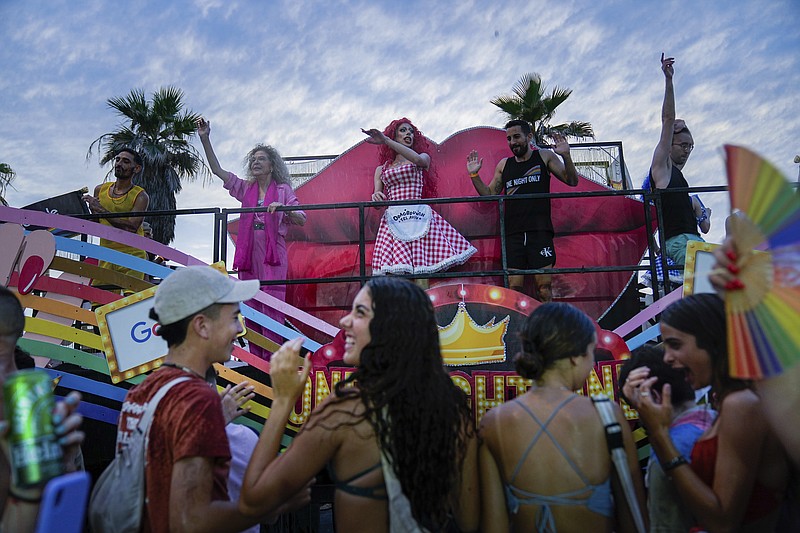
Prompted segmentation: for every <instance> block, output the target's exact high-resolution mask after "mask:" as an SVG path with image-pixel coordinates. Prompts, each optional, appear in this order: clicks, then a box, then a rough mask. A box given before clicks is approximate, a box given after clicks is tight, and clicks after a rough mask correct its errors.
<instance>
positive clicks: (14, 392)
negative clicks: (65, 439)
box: [3, 369, 63, 488]
mask: <svg viewBox="0 0 800 533" xmlns="http://www.w3.org/2000/svg"><path fill="white" fill-rule="evenodd" d="M3 400H4V402H5V411H6V420H7V421H8V422H9V426H10V427H9V431H8V443H9V448H10V454H11V458H10V459H11V475H12V476H13V478H14V485H16V486H17V487H23V488H28V487H41V486H44V484H45V483H47V482H48V481H49V480H50V479H52V478H54V477H56V476H59V475H61V474H62V473H63V464H62V460H61V446H59V444H58V439H57V438H56V434H55V428H54V427H53V407H54V406H55V401H54V399H53V387H52V380H51V379H50V376H49V375H48V374H47V372H45V371H44V370H39V369H29V370H20V371H19V372H14V373H13V374H11V375H10V376H9V377H8V379H7V380H6V383H5V385H4V386H3Z"/></svg>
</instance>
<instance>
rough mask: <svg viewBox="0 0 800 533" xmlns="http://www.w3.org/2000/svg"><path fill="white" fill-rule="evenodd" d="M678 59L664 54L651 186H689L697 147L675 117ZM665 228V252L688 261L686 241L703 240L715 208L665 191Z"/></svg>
mask: <svg viewBox="0 0 800 533" xmlns="http://www.w3.org/2000/svg"><path fill="white" fill-rule="evenodd" d="M674 63H675V58H672V57H667V58H665V57H664V54H661V70H662V71H663V72H664V83H665V88H664V103H663V105H662V107H661V137H660V138H659V141H658V144H657V145H656V149H655V151H654V152H653V160H652V162H651V164H650V174H649V177H650V178H651V179H650V180H649V184H650V189H651V190H655V189H664V190H667V189H675V188H682V187H688V186H689V183H688V182H687V181H686V178H685V177H684V176H683V172H682V171H683V167H684V166H685V165H686V161H688V159H689V156H690V155H691V153H692V150H694V138H693V137H692V133H691V132H690V131H689V128H687V127H686V122H685V121H684V120H682V119H676V118H675V88H674V86H673V84H672V76H673V74H674V73H675V69H674V66H673V65H674ZM661 208H662V210H663V218H664V227H662V228H659V229H660V231H661V232H662V234H663V236H664V241H665V250H664V251H665V252H666V254H667V256H668V257H669V258H671V259H672V260H673V261H675V263H676V264H678V265H683V264H685V262H686V243H687V242H689V241H702V240H703V238H702V237H700V233H698V231H697V229H698V225H699V226H700V227H701V228H702V230H703V233H707V232H708V230H709V228H710V225H711V210H710V209H708V208H705V206H703V204H702V202H700V200H699V198H697V200H696V201H695V200H694V199H693V198H692V197H690V196H689V193H688V192H665V193H662V195H661Z"/></svg>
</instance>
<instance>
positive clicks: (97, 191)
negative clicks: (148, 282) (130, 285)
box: [83, 148, 150, 285]
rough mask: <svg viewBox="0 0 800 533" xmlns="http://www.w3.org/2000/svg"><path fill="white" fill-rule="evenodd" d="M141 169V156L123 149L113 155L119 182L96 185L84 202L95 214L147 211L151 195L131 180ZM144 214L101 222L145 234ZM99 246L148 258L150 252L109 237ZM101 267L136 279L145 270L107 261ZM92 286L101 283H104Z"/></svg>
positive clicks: (103, 219)
mask: <svg viewBox="0 0 800 533" xmlns="http://www.w3.org/2000/svg"><path fill="white" fill-rule="evenodd" d="M141 170H142V158H141V156H140V155H139V154H138V153H136V152H135V151H134V150H132V149H129V148H122V149H121V150H119V151H118V152H117V154H116V156H114V177H116V178H117V179H116V181H114V182H111V183H102V184H100V185H98V186H97V187H95V188H94V196H90V195H88V194H87V195H85V196H84V197H83V199H84V201H86V203H87V204H89V209H91V210H92V213H126V212H132V211H147V207H148V205H150V197H149V196H148V195H147V192H145V190H144V189H142V188H141V187H139V186H138V185H134V184H133V182H132V181H131V180H132V179H133V176H135V175H136V174H137V173H138V172H140V171H141ZM143 220H144V217H143V216H141V217H124V218H123V217H118V218H101V219H100V223H101V224H105V225H106V226H114V227H115V228H120V229H124V230H125V231H130V232H132V233H136V234H138V235H144V229H143V228H142V221H143ZM100 245H101V246H105V247H107V248H111V249H112V250H117V251H120V252H124V253H126V254H130V255H133V256H135V257H140V258H142V259H147V253H146V252H145V251H144V250H140V249H138V248H134V247H132V246H127V245H124V244H119V243H117V242H114V241H110V240H107V239H100ZM100 266H101V267H103V268H108V269H110V270H114V271H116V272H121V273H123V274H127V275H128V276H132V277H135V278H139V279H143V277H144V273H142V272H138V271H135V270H131V269H128V268H124V267H121V266H119V265H115V264H113V263H109V262H107V261H100ZM92 284H93V285H102V282H99V283H95V282H92Z"/></svg>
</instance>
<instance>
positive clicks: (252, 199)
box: [197, 118, 306, 359]
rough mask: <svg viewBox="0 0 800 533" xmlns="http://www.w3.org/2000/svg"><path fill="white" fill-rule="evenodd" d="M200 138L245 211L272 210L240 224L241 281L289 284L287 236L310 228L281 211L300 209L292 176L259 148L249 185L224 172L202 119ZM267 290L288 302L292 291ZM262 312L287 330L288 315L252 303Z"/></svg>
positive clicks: (295, 214)
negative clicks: (300, 228)
mask: <svg viewBox="0 0 800 533" xmlns="http://www.w3.org/2000/svg"><path fill="white" fill-rule="evenodd" d="M197 133H198V135H199V136H200V141H201V142H202V143H203V150H205V153H206V159H207V160H208V166H209V167H211V172H213V173H214V175H215V176H217V177H219V178H220V179H221V180H222V183H223V187H225V189H227V190H228V192H229V193H230V195H231V196H233V197H234V198H236V199H237V200H239V201H240V202H242V207H261V206H267V211H266V212H263V211H262V212H257V213H242V216H241V218H240V219H239V236H238V239H237V241H236V254H235V256H234V259H233V269H234V270H238V271H239V279H258V280H262V281H265V280H275V279H286V274H287V271H288V267H289V260H288V254H287V252H286V239H285V237H286V232H287V231H288V230H289V224H297V225H299V226H302V225H303V224H305V223H306V214H305V213H304V212H303V211H277V212H276V211H275V209H276V208H277V207H282V206H294V205H299V204H300V202H299V201H298V200H297V196H295V194H294V190H293V189H292V186H291V183H290V181H289V170H288V169H287V168H286V165H285V164H284V162H283V159H281V156H280V154H278V151H277V150H275V148H273V147H271V146H265V145H263V144H259V145H256V146H255V147H254V148H253V149H252V150H250V152H249V153H248V154H247V158H246V159H245V161H246V165H247V179H246V180H243V179H241V178H239V177H238V176H236V174H234V173H233V172H228V171H227V170H223V168H222V167H221V166H220V164H219V160H217V156H216V154H215V153H214V149H213V148H212V146H211V139H210V138H209V136H210V134H211V122H209V121H207V120H206V119H204V118H201V119H200V120H198V122H197ZM261 290H262V291H264V292H266V293H267V294H269V295H271V296H274V297H275V298H278V299H279V300H286V285H264V286H262V287H261ZM246 303H247V305H248V306H250V307H252V308H253V309H255V310H256V311H259V312H261V313H264V314H265V315H267V316H268V317H270V318H272V319H273V320H275V321H277V322H278V323H279V324H283V313H281V312H280V311H276V310H275V309H273V308H271V307H268V306H266V305H264V304H261V303H259V302H257V301H255V300H249V301H248V302H246ZM246 324H247V328H248V329H250V330H252V331H254V332H256V333H260V334H261V335H265V336H266V337H268V338H269V339H272V340H273V341H275V342H277V343H278V344H281V343H282V342H283V339H282V338H281V337H280V336H278V335H276V334H274V333H272V332H270V331H268V330H266V329H265V328H263V327H261V326H259V325H258V324H256V323H255V322H252V321H250V320H247V321H246ZM250 352H251V353H252V354H253V355H256V356H258V357H261V358H262V359H269V352H267V351H265V350H263V349H262V348H260V347H259V346H256V345H254V344H251V345H250Z"/></svg>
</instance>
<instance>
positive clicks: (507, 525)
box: [480, 302, 644, 532]
mask: <svg viewBox="0 0 800 533" xmlns="http://www.w3.org/2000/svg"><path fill="white" fill-rule="evenodd" d="M520 340H521V345H522V349H521V351H520V353H519V354H517V356H516V358H515V359H514V364H515V366H516V369H517V373H519V375H520V376H522V377H523V378H527V379H532V380H533V381H534V385H533V387H531V388H530V389H528V391H527V392H525V394H523V395H521V396H517V397H516V398H515V399H513V400H511V401H509V402H506V403H504V404H502V405H499V406H497V407H494V408H492V409H491V410H489V411H488V412H487V413H486V414H485V415H484V417H483V419H482V421H481V427H480V437H481V447H480V471H481V499H482V513H481V524H482V531H487V532H495V531H497V532H500V531H502V532H508V531H510V530H513V531H556V530H558V531H611V530H612V528H613V529H614V530H616V531H634V522H633V515H632V514H631V511H630V509H629V508H628V503H627V499H626V498H625V496H624V494H623V492H622V486H621V484H620V482H619V479H618V477H617V474H616V470H615V469H614V467H613V465H612V463H611V454H610V452H609V449H608V446H607V444H606V434H605V430H604V427H603V422H602V420H601V419H600V415H599V414H598V412H597V409H596V408H595V406H594V405H593V403H592V400H591V399H589V398H587V397H585V396H581V395H578V394H575V392H573V391H575V390H577V389H579V388H581V387H582V386H583V384H584V383H585V382H586V379H587V378H588V377H589V373H590V372H591V370H592V367H593V365H594V348H595V346H596V344H597V333H596V329H595V327H594V324H593V323H592V321H591V320H590V319H589V317H587V316H586V315H585V314H584V313H583V312H582V311H580V310H579V309H577V308H576V307H574V306H572V305H569V304H565V303H552V302H551V303H546V304H544V305H541V306H539V307H537V308H536V309H535V310H534V311H533V312H532V313H531V314H530V315H529V316H528V318H527V319H526V321H525V325H524V326H523V328H522V330H521V332H520ZM613 409H614V413H615V415H616V419H617V421H618V423H619V424H620V428H621V431H622V441H623V443H624V447H625V452H626V455H627V462H628V467H629V469H630V471H631V476H632V479H633V484H634V488H635V490H636V494H637V497H638V499H639V507H640V508H643V506H644V488H643V486H642V480H641V475H639V466H638V462H637V458H636V446H635V444H634V442H633V437H632V435H631V430H630V426H629V425H628V423H627V422H626V420H625V417H624V415H623V414H622V410H621V409H620V408H619V406H618V405H617V404H613Z"/></svg>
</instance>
